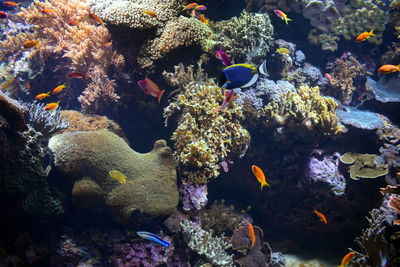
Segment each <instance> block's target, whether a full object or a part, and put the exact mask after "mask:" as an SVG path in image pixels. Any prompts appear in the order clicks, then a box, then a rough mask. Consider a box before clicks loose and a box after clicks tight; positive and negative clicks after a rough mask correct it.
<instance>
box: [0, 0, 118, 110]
mask: <svg viewBox="0 0 400 267" xmlns="http://www.w3.org/2000/svg"><path fill="white" fill-rule="evenodd" d="M43 9H49V10H52V12H50V13H44V12H42V10H43ZM17 16H18V17H19V18H20V19H22V20H24V21H26V22H28V23H30V24H32V25H34V27H33V33H29V36H27V33H23V32H22V33H19V34H17V35H11V36H8V38H7V39H6V40H4V41H2V42H1V43H0V47H2V48H4V49H3V51H2V52H1V57H3V58H4V56H7V55H8V54H10V53H22V52H23V51H24V50H23V49H21V46H22V44H23V42H25V41H26V40H27V39H31V40H36V41H39V45H38V46H36V47H33V48H31V49H30V50H29V53H30V54H29V57H30V58H32V59H36V60H38V59H37V57H36V56H38V57H39V58H41V59H42V60H43V59H47V58H48V56H50V55H52V56H58V57H59V58H64V59H66V60H65V61H62V63H61V64H59V65H58V66H57V67H56V69H58V70H65V71H66V72H71V71H78V72H84V73H87V76H88V78H89V79H88V80H87V81H88V82H89V81H91V84H90V85H89V86H88V87H87V89H85V91H83V94H82V96H81V97H80V99H79V100H80V102H81V103H82V107H83V109H84V110H86V111H95V110H96V109H97V108H98V105H99V102H101V101H106V102H110V101H111V102H112V101H116V100H117V99H118V98H119V97H118V95H117V94H116V93H115V83H114V82H113V81H112V80H111V79H110V78H108V71H109V70H110V68H111V67H114V68H120V67H122V66H123V64H124V58H123V56H122V55H120V54H118V53H117V52H115V51H114V50H113V49H112V47H107V48H106V47H103V46H102V45H103V44H105V43H107V42H109V41H110V38H111V35H110V33H109V31H108V29H107V28H106V27H104V26H103V25H98V24H97V23H96V22H95V21H94V20H93V19H91V18H90V17H89V6H88V5H87V3H86V1H85V0H57V1H56V0H48V1H44V2H41V1H34V2H33V3H32V4H31V5H30V6H29V7H28V8H21V11H20V12H18V13H17ZM70 20H74V21H76V22H77V23H78V25H70V24H68V21H70ZM15 47H18V49H19V50H18V51H15ZM99 77H101V78H99ZM94 87H95V88H96V90H93V88H94Z"/></svg>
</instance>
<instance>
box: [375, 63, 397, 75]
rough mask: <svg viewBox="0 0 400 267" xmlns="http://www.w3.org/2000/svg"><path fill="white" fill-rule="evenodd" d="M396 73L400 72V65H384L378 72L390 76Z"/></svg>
mask: <svg viewBox="0 0 400 267" xmlns="http://www.w3.org/2000/svg"><path fill="white" fill-rule="evenodd" d="M396 71H400V65H397V66H395V65H389V64H388V65H383V66H382V67H380V68H379V69H378V72H379V73H382V74H388V73H392V72H396Z"/></svg>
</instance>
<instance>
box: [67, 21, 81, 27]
mask: <svg viewBox="0 0 400 267" xmlns="http://www.w3.org/2000/svg"><path fill="white" fill-rule="evenodd" d="M67 23H68V25H69V26H77V25H78V24H79V22H77V21H76V20H68V21H67Z"/></svg>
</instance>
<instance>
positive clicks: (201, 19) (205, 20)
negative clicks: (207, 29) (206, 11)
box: [199, 14, 210, 25]
mask: <svg viewBox="0 0 400 267" xmlns="http://www.w3.org/2000/svg"><path fill="white" fill-rule="evenodd" d="M199 20H200V21H201V22H203V23H204V24H206V25H210V24H209V23H208V21H209V20H208V19H206V17H205V16H204V15H203V14H200V15H199Z"/></svg>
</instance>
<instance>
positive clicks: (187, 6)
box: [183, 3, 198, 10]
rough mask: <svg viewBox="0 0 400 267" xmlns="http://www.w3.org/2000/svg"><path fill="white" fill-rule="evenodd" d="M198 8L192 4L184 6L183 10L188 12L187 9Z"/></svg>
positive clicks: (195, 4)
mask: <svg viewBox="0 0 400 267" xmlns="http://www.w3.org/2000/svg"><path fill="white" fill-rule="evenodd" d="M196 6H198V4H197V3H190V4H187V5H186V6H184V7H183V10H186V9H193V8H195V7H196Z"/></svg>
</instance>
